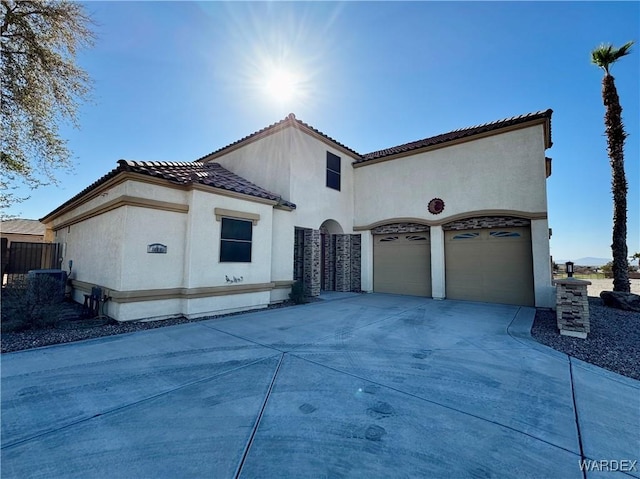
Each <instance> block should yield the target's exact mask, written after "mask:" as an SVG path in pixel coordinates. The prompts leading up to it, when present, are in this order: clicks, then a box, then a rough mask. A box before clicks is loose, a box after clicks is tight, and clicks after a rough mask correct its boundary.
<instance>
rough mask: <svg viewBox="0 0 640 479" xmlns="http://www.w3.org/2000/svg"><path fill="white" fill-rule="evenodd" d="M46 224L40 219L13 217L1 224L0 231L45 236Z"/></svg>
mask: <svg viewBox="0 0 640 479" xmlns="http://www.w3.org/2000/svg"><path fill="white" fill-rule="evenodd" d="M45 230H46V228H45V226H44V225H43V224H42V223H40V221H38V220H25V219H19V218H17V219H13V220H4V221H2V225H1V226H0V232H2V233H3V234H20V235H34V236H44V233H45Z"/></svg>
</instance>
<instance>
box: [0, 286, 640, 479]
mask: <svg viewBox="0 0 640 479" xmlns="http://www.w3.org/2000/svg"><path fill="white" fill-rule="evenodd" d="M333 299H334V300H329V301H323V302H318V303H313V304H308V305H304V306H296V307H291V308H283V309H275V310H267V311H262V312H253V313H248V314H243V315H238V316H231V317H227V318H224V319H218V320H209V321H202V322H197V323H190V324H184V325H180V326H174V327H166V328H160V329H155V330H149V331H144V332H139V333H134V334H127V335H121V336H112V337H108V338H103V339H97V340H91V341H84V342H80V343H75V344H68V345H60V346H53V347H46V348H41V349H38V350H32V351H24V352H17V353H10V354H5V355H3V356H2V477H6V478H10V477H15V478H27V477H43V478H53V477H77V478H90V477H101V478H102V477H104V478H157V477H170V478H174V477H175V478H181V477H203V478H232V477H248V478H253V477H263V478H276V477H277V478H280V477H303V478H308V477H318V478H321V477H322V478H324V477H326V478H330V477H331V478H332V477H367V478H369V477H381V478H395V477H420V478H423V477H424V478H428V477H433V478H446V477H455V478H466V477H469V478H485V477H518V478H524V477H540V478H555V477H557V478H585V477H588V478H591V477H601V476H604V475H607V476H608V475H612V476H615V477H640V472H638V471H639V470H640V466H639V465H638V464H637V463H634V462H633V461H637V460H638V459H639V458H640V442H639V438H640V382H638V381H634V380H631V379H627V378H624V377H622V376H619V375H616V374H613V373H609V372H607V371H604V370H602V369H600V368H596V367H593V366H590V365H588V364H586V363H583V362H581V361H579V360H575V359H570V358H568V357H567V356H566V355H563V354H560V353H558V352H556V351H554V350H551V349H549V348H546V347H545V346H542V345H539V344H538V343H536V342H534V341H533V340H531V339H530V338H529V334H528V331H529V329H530V326H531V323H532V321H533V317H534V313H535V311H534V310H533V309H532V308H518V307H515V306H505V305H494V304H482V303H469V302H459V301H449V300H446V301H434V300H429V299H423V298H415V297H407V296H395V295H382V294H370V295H346V296H344V295H334V296H333ZM581 460H582V461H584V462H583V464H585V465H587V466H588V467H590V468H591V469H594V470H593V471H591V472H583V471H581V469H580V461H581ZM591 461H609V462H591ZM626 461H628V462H626ZM598 469H618V471H616V472H611V471H609V472H598Z"/></svg>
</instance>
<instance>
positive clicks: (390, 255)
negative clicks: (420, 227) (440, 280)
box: [373, 232, 431, 297]
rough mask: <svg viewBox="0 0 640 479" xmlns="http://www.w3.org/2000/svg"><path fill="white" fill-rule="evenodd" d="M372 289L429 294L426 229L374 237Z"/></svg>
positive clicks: (421, 294) (429, 265) (429, 276)
mask: <svg viewBox="0 0 640 479" xmlns="http://www.w3.org/2000/svg"><path fill="white" fill-rule="evenodd" d="M373 290H374V291H376V292H378V293H395V294H409V295H412V296H429V297H430V296H431V247H430V245H429V233H428V232H424V233H392V234H386V235H376V236H374V244H373Z"/></svg>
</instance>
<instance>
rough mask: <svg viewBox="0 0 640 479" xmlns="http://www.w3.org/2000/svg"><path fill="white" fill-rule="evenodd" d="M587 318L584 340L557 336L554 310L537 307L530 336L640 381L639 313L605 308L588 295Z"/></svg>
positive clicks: (599, 300) (576, 356) (598, 300)
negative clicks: (587, 323) (586, 332)
mask: <svg viewBox="0 0 640 479" xmlns="http://www.w3.org/2000/svg"><path fill="white" fill-rule="evenodd" d="M589 318H590V328H591V332H590V333H589V334H588V336H587V339H580V338H573V337H570V336H561V335H560V333H559V332H558V327H557V325H556V313H555V311H550V310H542V309H539V310H537V312H536V318H535V321H534V323H533V327H532V328H531V336H533V338H534V339H535V340H536V341H538V342H539V343H542V344H545V345H547V346H549V347H551V348H553V349H557V350H558V351H561V352H563V353H566V354H568V355H570V356H573V357H575V358H578V359H581V360H583V361H586V362H588V363H591V364H595V365H596V366H600V367H602V368H605V369H608V370H610V371H613V372H616V373H618V374H622V375H623V376H628V377H630V378H633V379H639V380H640V313H635V312H632V311H622V310H619V309H613V308H608V307H606V306H604V304H603V303H602V300H601V299H600V298H598V297H592V296H589Z"/></svg>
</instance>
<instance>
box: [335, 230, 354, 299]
mask: <svg viewBox="0 0 640 479" xmlns="http://www.w3.org/2000/svg"><path fill="white" fill-rule="evenodd" d="M334 236H335V239H336V284H335V290H336V291H351V235H334Z"/></svg>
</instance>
